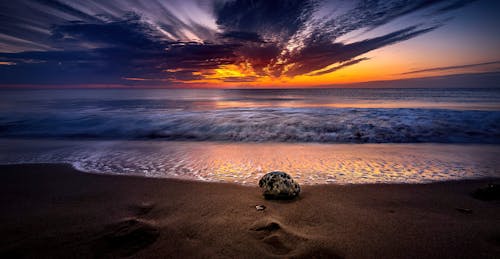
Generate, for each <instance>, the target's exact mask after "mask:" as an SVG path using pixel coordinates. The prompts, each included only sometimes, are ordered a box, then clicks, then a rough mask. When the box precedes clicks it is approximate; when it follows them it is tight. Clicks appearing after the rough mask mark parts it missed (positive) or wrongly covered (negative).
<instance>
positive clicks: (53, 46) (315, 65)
mask: <svg viewBox="0 0 500 259" xmlns="http://www.w3.org/2000/svg"><path fill="white" fill-rule="evenodd" d="M469 2H470V1H423V0H422V1H411V3H407V1H400V0H392V1H384V3H378V2H377V1H357V2H354V4H352V5H351V6H348V7H346V8H344V9H342V8H336V5H337V4H339V3H338V2H331V1H317V0H289V1H281V0H276V1H266V0H253V1H250V0H234V1H214V2H210V3H209V4H207V3H208V2H207V1H195V0H192V1H170V2H163V1H147V2H142V3H137V2H132V1H106V2H101V1H96V2H94V1H89V2H82V3H75V2H73V1H56V0H52V1H20V2H18V3H17V2H16V3H14V2H12V3H2V4H1V6H0V7H3V8H4V9H3V10H6V11H2V12H9V13H2V26H1V29H0V43H1V44H0V46H5V47H4V48H3V50H2V52H1V53H0V64H9V65H8V66H7V65H2V66H0V77H1V78H2V79H1V80H0V84H92V83H96V84H97V83H99V84H102V83H110V84H111V83H112V84H139V83H140V84H145V83H147V84H165V83H171V84H183V83H191V82H201V83H203V82H217V81H218V82H241V83H245V82H254V81H259V80H264V79H266V78H267V79H269V78H270V79H272V78H275V79H279V78H283V77H286V78H293V77H296V76H299V75H309V76H320V75H324V74H328V73H332V72H335V71H337V70H339V69H342V68H345V67H348V66H354V65H356V64H358V63H360V62H362V61H365V60H367V58H366V57H363V55H364V54H366V53H368V52H370V51H372V50H375V49H379V48H383V47H385V46H388V45H391V44H395V43H398V42H401V41H406V40H409V39H411V38H414V37H417V36H419V35H421V34H425V33H427V32H429V31H432V30H434V29H436V28H438V27H439V26H440V25H441V24H440V23H436V22H435V21H432V22H429V23H427V22H425V20H423V18H422V20H415V21H414V23H415V24H414V25H412V26H407V27H402V28H398V29H395V30H393V31H387V32H386V33H383V34H382V35H379V36H375V37H370V38H365V39H362V40H358V41H354V42H349V43H345V42H342V41H339V38H340V37H342V36H345V35H347V34H349V33H351V32H354V31H358V30H368V31H369V30H373V29H374V28H378V27H380V26H382V25H385V24H388V23H390V22H392V21H394V20H395V19H397V18H399V17H403V16H406V15H409V14H415V13H419V12H424V13H426V14H427V15H433V16H439V15H440V14H442V13H446V12H448V11H450V10H454V9H457V8H460V7H462V6H464V5H466V4H468V3H469ZM26 7H30V10H31V11H28V12H27V13H26V14H24V13H22V11H23V10H25V8H26ZM330 7H332V8H330ZM328 8H330V9H331V10H333V11H331V12H327V13H325V11H324V10H328ZM422 17H423V16H422ZM427 19H428V18H427ZM431 20H432V19H431ZM2 35H3V36H2ZM9 37H10V38H9ZM7 38H9V39H17V42H22V44H17V45H16V44H15V41H13V40H10V41H8V40H6V39H7ZM9 49H10V50H11V51H9ZM418 72H419V71H410V72H408V73H418ZM420 72H423V71H420Z"/></svg>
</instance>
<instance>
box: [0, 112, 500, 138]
mask: <svg viewBox="0 0 500 259" xmlns="http://www.w3.org/2000/svg"><path fill="white" fill-rule="evenodd" d="M0 137H4V138H12V137H16V138H72V139H73V138H75V139H87V138H88V139H162V140H190V141H235V142H267V141H270V142H318V143H419V142H434V143H500V111H475V110H465V111H459V110H446V109H408V108H398V109H387V108H380V109H379V108H335V109H332V108H246V109H218V110H200V111H192V110H190V111H188V110H175V109H174V110H170V109H165V110H161V111H158V110H156V111H154V112H151V111H148V110H146V109H145V110H137V109H135V110H133V111H130V110H107V111H106V110H99V111H95V110H92V109H82V110H70V111H51V112H47V111H44V112H42V111H40V112H23V111H19V112H9V113H6V112H2V113H0Z"/></svg>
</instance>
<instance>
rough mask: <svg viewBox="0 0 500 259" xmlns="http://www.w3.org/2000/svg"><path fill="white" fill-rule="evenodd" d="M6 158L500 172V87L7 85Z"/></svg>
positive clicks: (328, 178)
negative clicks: (40, 87) (34, 87)
mask: <svg viewBox="0 0 500 259" xmlns="http://www.w3.org/2000/svg"><path fill="white" fill-rule="evenodd" d="M0 94H1V97H0V151H1V153H0V163H27V162H41V163H49V162H66V163H71V164H73V165H75V166H77V167H78V168H79V169H81V170H84V171H92V172H101V173H115V174H134V175H144V176H151V177H174V178H185V179H198V180H207V181H228V182H238V183H243V184H253V183H254V182H255V181H256V179H257V178H258V177H260V176H261V175H262V174H264V173H265V172H267V171H270V170H283V171H286V172H289V173H290V174H292V176H294V177H295V178H297V179H298V180H299V182H302V183H304V184H316V183H374V182H405V183H410V182H411V183H418V182H429V181H441V180H451V179H464V178H477V177H498V176H500V170H499V168H500V166H499V164H498V162H496V161H497V160H498V157H500V156H499V153H500V151H499V150H500V149H499V144H500V89H288V90H283V89H280V90H269V89H262V90H258V89H244V90H208V89H203V90H201V89H161V90H160V89H66V90H2V91H0Z"/></svg>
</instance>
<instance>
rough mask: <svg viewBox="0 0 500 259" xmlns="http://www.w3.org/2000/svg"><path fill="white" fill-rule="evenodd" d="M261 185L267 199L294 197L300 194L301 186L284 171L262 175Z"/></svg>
mask: <svg viewBox="0 0 500 259" xmlns="http://www.w3.org/2000/svg"><path fill="white" fill-rule="evenodd" d="M259 187H260V188H262V190H263V195H264V197H265V198H266V199H292V198H294V197H296V196H297V195H299V193H300V186H299V184H298V183H296V182H295V181H293V179H292V177H290V175H288V174H287V173H284V172H278V171H275V172H270V173H267V174H266V175H264V176H262V178H260V181H259Z"/></svg>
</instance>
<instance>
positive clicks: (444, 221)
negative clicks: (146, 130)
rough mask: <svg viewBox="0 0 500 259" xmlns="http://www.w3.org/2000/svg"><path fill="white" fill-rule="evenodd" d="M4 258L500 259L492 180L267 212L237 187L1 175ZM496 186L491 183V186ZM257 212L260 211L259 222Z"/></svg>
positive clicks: (27, 169) (51, 171)
mask: <svg viewBox="0 0 500 259" xmlns="http://www.w3.org/2000/svg"><path fill="white" fill-rule="evenodd" d="M0 173H1V177H2V181H1V188H0V199H1V203H0V204H1V206H2V210H1V211H2V213H0V221H1V222H2V224H1V226H0V233H1V241H0V256H1V257H3V258H18V257H21V258H35V257H36V258H54V257H59V258H69V257H71V258H89V257H108V258H109V257H127V256H130V257H132V258H158V257H162V258H170V257H183V258H190V257H191V258H193V257H194V258H207V257H218V258H224V257H225V258H235V257H238V258H336V257H337V258H409V257H412V258H498V257H499V256H500V218H499V217H498V215H500V206H499V203H498V201H481V200H477V199H474V198H473V197H472V196H471V195H470V194H471V192H473V191H474V190H476V189H477V188H478V187H483V186H486V185H487V184H488V183H490V182H494V181H495V180H494V179H482V180H462V181H447V182H437V183H429V184H357V185H354V184H352V185H333V184H330V185H309V186H308V185H306V186H303V188H302V192H301V194H300V196H299V198H298V199H296V200H292V201H272V200H264V199H263V197H262V195H261V191H260V189H259V188H258V187H257V184H255V186H251V185H249V186H243V185H238V184H232V183H213V182H212V183H210V182H200V181H186V180H179V179H157V178H145V177H137V176H116V175H107V174H92V173H82V172H80V171H77V170H75V169H74V168H73V167H72V166H70V165H65V164H23V165H2V166H0ZM496 181H497V182H498V179H496ZM256 205H265V206H266V209H265V210H264V211H257V210H256V208H255V206H256Z"/></svg>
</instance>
